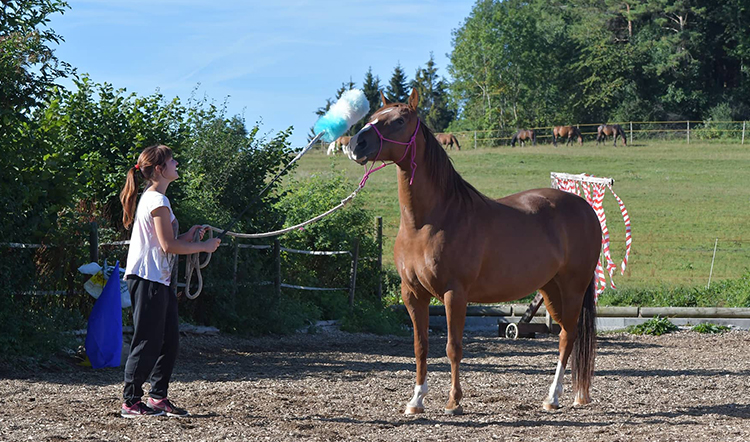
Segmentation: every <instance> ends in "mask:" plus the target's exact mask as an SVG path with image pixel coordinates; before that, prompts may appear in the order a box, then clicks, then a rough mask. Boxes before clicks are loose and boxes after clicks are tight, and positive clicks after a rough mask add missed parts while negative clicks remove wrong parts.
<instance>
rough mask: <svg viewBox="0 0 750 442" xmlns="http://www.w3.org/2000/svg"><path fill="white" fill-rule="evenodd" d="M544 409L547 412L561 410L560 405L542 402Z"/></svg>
mask: <svg viewBox="0 0 750 442" xmlns="http://www.w3.org/2000/svg"><path fill="white" fill-rule="evenodd" d="M542 407H544V409H545V410H547V411H555V410H559V409H560V405H558V404H552V403H549V402H547V401H544V402H542Z"/></svg>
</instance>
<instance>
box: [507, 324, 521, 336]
mask: <svg viewBox="0 0 750 442" xmlns="http://www.w3.org/2000/svg"><path fill="white" fill-rule="evenodd" d="M505 337H506V338H508V339H518V325H516V324H515V323H510V324H508V327H507V328H506V329H505Z"/></svg>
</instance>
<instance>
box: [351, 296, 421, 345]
mask: <svg viewBox="0 0 750 442" xmlns="http://www.w3.org/2000/svg"><path fill="white" fill-rule="evenodd" d="M406 324H411V321H410V320H409V316H408V315H407V314H406V313H405V312H404V311H402V310H397V309H391V308H384V306H383V304H382V303H380V302H378V301H377V300H372V299H369V300H368V299H366V300H360V301H357V302H355V303H354V308H353V309H352V310H351V311H350V312H348V313H347V314H346V315H345V316H344V318H343V319H342V321H341V330H343V331H348V332H367V333H374V334H376V335H400V336H405V335H407V334H409V333H410V331H409V330H408V328H407V327H406Z"/></svg>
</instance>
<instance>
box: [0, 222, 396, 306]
mask: <svg viewBox="0 0 750 442" xmlns="http://www.w3.org/2000/svg"><path fill="white" fill-rule="evenodd" d="M375 228H376V241H377V247H378V249H377V253H378V254H377V256H376V257H362V256H360V253H359V239H355V240H354V247H353V248H352V250H333V251H325V250H299V249H291V248H287V247H282V246H281V243H280V241H279V239H278V238H274V240H273V243H272V244H241V243H240V242H239V241H238V240H237V239H236V238H235V239H234V240H233V241H232V244H226V243H225V244H221V246H220V247H231V248H233V249H234V253H233V269H234V273H233V278H232V284H233V287H234V288H235V289H236V287H237V286H238V285H239V282H238V280H237V272H238V264H239V250H240V249H254V250H271V252H272V254H273V255H272V259H271V261H272V262H273V272H272V274H273V275H274V278H273V280H272V281H260V282H255V283H253V284H254V285H271V284H273V286H274V289H275V291H276V293H277V294H280V293H281V289H282V288H289V289H295V290H307V291H345V292H348V294H349V306H350V307H351V306H353V303H354V293H355V289H356V285H357V268H358V263H359V261H361V260H372V261H376V269H377V272H378V275H382V270H383V218H382V217H380V216H377V217H375ZM129 244H130V241H127V240H126V241H111V242H103V243H102V242H99V228H98V225H97V223H95V222H92V223H91V230H90V233H89V259H90V260H91V262H97V263H98V262H99V252H100V250H101V248H102V247H118V246H127V245H129ZM0 246H3V247H8V248H11V249H37V248H41V247H54V246H43V245H42V244H21V243H0ZM281 252H286V253H293V254H303V255H317V256H338V255H349V256H350V257H351V265H350V269H349V285H348V287H311V286H301V285H294V284H288V283H285V282H283V281H282V273H281ZM177 268H178V274H176V275H174V277H175V278H177V280H178V281H179V266H177ZM177 286H178V287H185V283H184V282H182V283H180V282H178V284H177ZM206 287H210V284H209V285H206ZM376 290H377V296H378V298H382V278H379V283H378V286H377V289H376ZM24 294H27V295H36V296H48V295H66V294H68V292H67V291H62V290H46V291H45V290H30V291H28V292H24Z"/></svg>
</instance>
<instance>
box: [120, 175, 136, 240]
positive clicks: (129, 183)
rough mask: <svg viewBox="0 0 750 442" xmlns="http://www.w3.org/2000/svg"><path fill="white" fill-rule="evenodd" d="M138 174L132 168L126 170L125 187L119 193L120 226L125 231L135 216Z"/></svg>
mask: <svg viewBox="0 0 750 442" xmlns="http://www.w3.org/2000/svg"><path fill="white" fill-rule="evenodd" d="M139 174H140V172H139V171H138V169H137V168H136V167H135V166H134V167H131V168H130V170H128V176H127V178H126V179H125V187H123V188H122V192H120V202H121V203H122V224H123V226H125V228H126V229H129V228H130V226H132V225H133V217H134V216H135V201H136V199H137V196H138V181H139V180H138V175H139Z"/></svg>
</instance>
